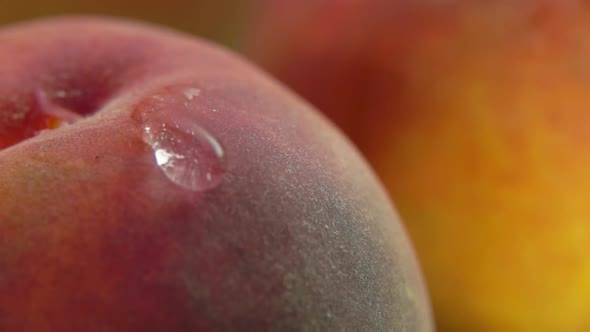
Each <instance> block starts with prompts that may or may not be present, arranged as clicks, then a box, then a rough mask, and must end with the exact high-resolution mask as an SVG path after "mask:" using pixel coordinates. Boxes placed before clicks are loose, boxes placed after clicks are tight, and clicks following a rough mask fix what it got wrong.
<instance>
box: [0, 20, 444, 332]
mask: <svg viewBox="0 0 590 332" xmlns="http://www.w3.org/2000/svg"><path fill="white" fill-rule="evenodd" d="M186 87H191V88H193V89H198V90H199V91H200V93H199V94H198V95H196V96H194V95H193V96H192V97H194V100H192V103H190V104H189V103H187V104H185V105H188V106H186V107H185V106H182V105H183V103H182V102H181V100H184V99H182V98H184V97H182V98H181V99H178V98H180V97H179V96H181V93H180V92H182V91H184V90H183V89H185V88H186ZM153 100H158V101H159V102H160V103H159V104H158V105H159V106H158V107H159V108H155V109H154V107H153V105H154V103H153ZM146 105H147V106H146ZM150 105H152V106H150ZM149 112H159V114H160V117H161V118H162V119H167V117H173V116H176V115H178V114H179V113H178V112H180V113H183V114H184V115H190V117H189V118H190V119H192V120H191V121H196V123H198V125H199V126H201V127H202V128H205V129H206V130H207V131H208V132H209V133H210V134H211V135H212V136H214V137H215V139H216V140H217V141H218V142H219V144H221V145H222V146H223V149H224V159H223V162H224V164H223V167H224V168H223V174H222V178H221V182H220V183H219V185H218V186H216V187H214V188H211V189H209V190H201V191H192V190H187V189H185V188H183V187H181V186H178V185H176V184H175V183H174V182H172V181H170V180H169V179H168V178H167V177H166V176H165V175H164V173H163V172H162V170H161V169H160V168H159V167H158V166H157V165H156V160H155V158H154V153H153V151H152V149H151V147H150V146H149V145H147V144H146V143H145V142H144V140H143V139H142V133H143V128H142V122H141V119H142V117H143V116H144V115H145V114H147V113H149ZM68 114H69V115H68ZM175 114H176V115H175ZM78 117H80V118H79V119H78ZM67 122H71V124H70V125H67V124H66V123H67ZM60 123H61V125H60ZM52 128H55V129H53V130H51V129H52ZM43 129H46V130H44V131H42V130H43ZM0 141H1V142H2V146H3V147H4V149H2V150H0V198H1V199H0V330H1V331H5V332H10V331H38V332H42V331H205V330H219V331H220V330H256V331H261V330H277V331H284V330H331V329H336V330H395V331H431V330H432V329H433V325H432V321H431V317H430V311H429V303H428V300H427V296H426V292H425V288H424V286H423V283H422V279H421V276H420V272H419V268H418V265H417V262H416V259H415V256H414V254H413V251H412V249H411V246H410V243H409V241H408V238H407V236H406V233H405V231H404V229H403V228H402V226H401V224H400V222H399V220H398V218H397V216H396V213H395V212H394V210H393V208H392V205H391V203H390V202H389V200H388V198H387V196H386V194H385V192H384V190H383V189H382V188H381V186H380V184H379V183H378V181H377V180H376V178H375V176H374V175H373V173H372V171H371V170H370V168H369V167H368V166H367V164H366V163H365V162H364V161H363V159H362V158H361V157H360V156H359V154H358V153H357V151H356V150H355V149H354V148H353V147H352V146H351V144H350V143H349V142H348V141H347V140H346V139H345V138H344V137H343V136H342V135H341V134H340V133H339V132H338V131H337V130H335V129H334V127H333V126H332V125H330V124H329V123H328V122H327V121H326V120H325V119H324V118H322V117H321V116H319V115H318V114H317V113H316V112H315V111H314V110H313V109H312V108H311V107H310V106H309V105H307V104H305V103H304V102H303V101H302V100H300V99H299V98H297V97H296V96H295V95H293V94H292V93H290V92H288V91H287V90H286V89H284V88H283V87H281V86H280V85H279V84H277V83H276V82H275V81H273V80H272V79H270V78H269V77H268V76H266V75H265V74H263V73H262V72H260V71H259V70H257V69H255V68H254V67H253V66H251V65H250V64H248V63H246V62H245V61H243V60H241V59H240V58H239V57H237V56H235V55H232V54H230V53H229V52H228V51H226V50H223V49H220V48H218V47H216V46H213V45H210V44H208V43H206V42H203V41H200V40H197V39H195V38H193V37H190V36H186V35H182V34H179V33H176V32H173V31H167V30H164V29H160V28H155V27H151V26H147V25H142V24H138V23H130V22H124V21H116V20H109V19H98V18H60V19H49V20H45V21H39V22H32V23H26V24H21V25H15V26H10V27H6V28H4V29H3V30H1V32H0Z"/></svg>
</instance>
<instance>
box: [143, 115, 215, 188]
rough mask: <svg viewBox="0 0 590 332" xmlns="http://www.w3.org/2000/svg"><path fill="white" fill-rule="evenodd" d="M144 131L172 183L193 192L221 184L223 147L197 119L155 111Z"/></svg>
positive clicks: (145, 140)
mask: <svg viewBox="0 0 590 332" xmlns="http://www.w3.org/2000/svg"><path fill="white" fill-rule="evenodd" d="M143 130H144V132H143V140H144V142H146V143H147V144H148V145H149V146H151V148H152V150H153V151H154V157H155V160H156V164H157V165H158V166H159V167H160V169H161V170H162V171H163V172H164V174H165V175H166V177H168V179H170V180H171V181H172V182H174V183H176V184H177V185H179V186H181V187H183V188H185V189H188V190H193V191H204V190H208V189H211V188H213V187H215V186H217V185H218V184H219V183H220V182H221V179H222V177H223V174H224V169H223V159H224V151H223V148H222V146H221V144H219V142H218V141H217V139H215V137H213V136H212V135H211V134H210V133H209V132H207V131H206V130H205V129H204V128H202V127H201V126H199V125H198V124H197V123H196V121H194V119H186V118H181V117H177V116H176V117H174V116H170V114H166V113H163V112H154V113H153V114H152V115H151V116H149V117H148V118H147V119H146V121H144V124H143Z"/></svg>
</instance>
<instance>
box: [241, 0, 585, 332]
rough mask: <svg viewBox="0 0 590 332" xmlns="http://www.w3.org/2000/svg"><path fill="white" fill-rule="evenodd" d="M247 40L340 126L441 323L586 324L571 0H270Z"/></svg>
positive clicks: (579, 90)
mask: <svg viewBox="0 0 590 332" xmlns="http://www.w3.org/2000/svg"><path fill="white" fill-rule="evenodd" d="M257 22H258V25H259V26H258V28H257V30H256V34H253V37H252V40H251V41H250V47H251V51H250V52H251V54H253V55H254V56H255V57H256V59H257V60H258V61H259V63H260V64H262V65H263V66H264V67H266V68H267V69H268V70H269V71H271V72H272V73H274V74H276V75H277V76H278V77H279V78H280V79H282V80H284V81H285V82H286V83H287V85H289V86H291V87H292V88H294V89H295V90H296V91H297V92H299V93H300V94H301V95H302V96H303V97H306V98H308V99H309V100H310V101H311V102H312V103H314V104H315V105H316V106H317V107H318V108H319V109H320V110H322V111H323V112H325V113H326V114H327V115H329V116H330V117H331V118H332V119H333V120H334V121H335V122H337V123H338V124H339V125H340V126H341V127H342V128H343V129H344V130H345V132H347V133H349V134H350V135H351V137H352V138H353V140H354V141H355V142H356V143H357V144H358V145H359V147H360V149H361V150H362V151H363V152H364V153H365V154H366V156H367V157H368V159H369V161H370V162H371V163H372V164H373V165H374V167H375V168H376V170H377V173H378V174H379V175H380V176H381V177H382V179H383V180H384V183H385V185H386V187H387V189H388V190H389V192H390V193H391V194H392V196H393V199H394V201H395V202H396V204H397V206H398V208H399V211H400V214H401V217H402V220H404V221H405V222H406V224H407V226H408V229H409V232H410V235H411V236H412V238H413V240H414V241H415V244H416V247H417V252H418V256H419V257H420V260H421V262H422V264H423V268H424V271H425V275H426V279H427V281H428V282H427V284H428V286H429V288H430V290H431V295H432V301H433V307H434V312H435V316H436V320H437V326H438V327H439V328H440V329H441V330H443V331H492V330H497V331H513V330H530V331H545V330H547V329H549V330H567V331H574V330H576V331H587V330H590V311H589V310H590V309H589V308H590V259H588V252H589V251H590V223H589V222H588V219H589V217H590V204H588V202H587V197H588V196H589V195H590V156H589V155H588V153H587V151H588V148H589V146H590V145H589V142H588V133H589V128H588V124H589V123H590V118H589V115H590V113H589V112H588V107H589V106H590V102H589V97H588V96H590V80H589V79H588V77H589V76H588V59H589V58H590V48H589V47H588V45H589V44H588V33H590V17H589V10H588V5H587V3H584V2H583V1H552V0H546V1H543V0H531V1H528V0H526V1H525V0H522V1H488V2H481V1H461V0H452V1H434V0H432V1H409V0H408V1H387V0H383V1H380V0H375V1H362V0H359V1H338V0H333V1H330V0H328V1H321V2H319V1H318V2H306V1H301V2H288V1H273V2H269V3H268V4H267V7H266V9H265V10H264V11H263V12H262V14H261V15H260V17H259V18H258V21H257Z"/></svg>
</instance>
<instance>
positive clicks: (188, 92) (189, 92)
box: [183, 88, 201, 100]
mask: <svg viewBox="0 0 590 332" xmlns="http://www.w3.org/2000/svg"><path fill="white" fill-rule="evenodd" d="M183 93H184V96H185V97H186V99H188V100H193V98H195V97H196V96H198V95H199V94H200V93H201V90H199V89H197V88H186V89H185V90H184V91H183Z"/></svg>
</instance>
